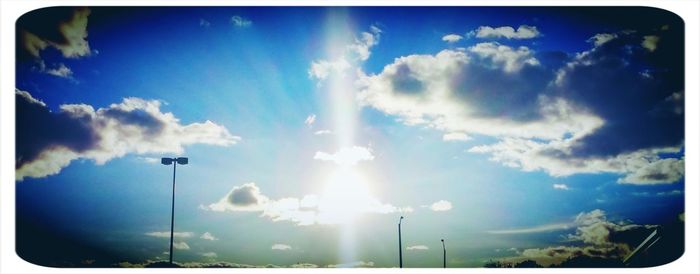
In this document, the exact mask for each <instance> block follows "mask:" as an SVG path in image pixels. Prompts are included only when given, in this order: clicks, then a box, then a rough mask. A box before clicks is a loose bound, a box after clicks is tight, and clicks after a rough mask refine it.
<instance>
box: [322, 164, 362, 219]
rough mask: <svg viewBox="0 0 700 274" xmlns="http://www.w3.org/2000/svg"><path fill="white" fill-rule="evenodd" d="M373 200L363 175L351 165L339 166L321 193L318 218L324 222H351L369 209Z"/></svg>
mask: <svg viewBox="0 0 700 274" xmlns="http://www.w3.org/2000/svg"><path fill="white" fill-rule="evenodd" d="M373 201H374V199H372V196H371V195H370V191H369V187H368V183H367V180H366V178H365V176H363V175H362V174H361V173H360V172H359V171H357V170H356V169H354V168H353V167H348V166H345V167H339V168H338V169H337V170H336V171H335V172H334V173H333V174H332V175H331V176H330V178H329V180H328V182H327V184H326V187H325V189H324V190H323V192H322V194H321V197H320V201H319V205H318V206H319V219H320V220H323V222H326V223H338V224H347V223H352V222H354V221H355V220H356V219H357V217H358V216H359V215H361V214H362V213H366V212H368V211H370V208H368V207H369V206H371V205H372V204H373Z"/></svg>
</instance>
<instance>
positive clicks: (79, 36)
mask: <svg viewBox="0 0 700 274" xmlns="http://www.w3.org/2000/svg"><path fill="white" fill-rule="evenodd" d="M89 15H90V9H88V8H67V7H52V8H47V9H38V10H35V11H32V12H30V13H27V14H25V15H23V16H22V17H21V18H20V19H19V20H18V21H17V28H18V30H19V34H20V36H19V38H20V39H19V40H18V43H20V45H18V46H19V48H20V49H21V50H22V52H21V54H20V56H19V57H20V59H22V58H23V57H27V55H29V56H30V57H32V58H37V59H39V58H41V57H40V55H41V52H42V51H43V50H45V49H46V48H47V47H53V48H55V49H57V50H59V51H60V52H61V54H63V56H64V57H66V58H79V57H83V56H88V55H90V54H91V51H90V45H89V43H88V41H87V36H88V32H87V25H88V16H89ZM38 22H40V23H38Z"/></svg>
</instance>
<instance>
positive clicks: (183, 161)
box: [176, 157, 189, 165]
mask: <svg viewBox="0 0 700 274" xmlns="http://www.w3.org/2000/svg"><path fill="white" fill-rule="evenodd" d="M176 160H177V163H178V164H180V165H186V164H187V163H188V162H189V159H187V157H179V158H177V159H176Z"/></svg>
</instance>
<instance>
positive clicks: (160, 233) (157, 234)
mask: <svg viewBox="0 0 700 274" xmlns="http://www.w3.org/2000/svg"><path fill="white" fill-rule="evenodd" d="M145 234H146V235H147V236H151V237H158V238H170V231H154V232H148V233H145ZM173 236H174V237H176V238H190V237H192V236H194V233H193V232H174V233H173Z"/></svg>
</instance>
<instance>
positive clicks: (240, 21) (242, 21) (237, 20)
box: [231, 15, 253, 28]
mask: <svg viewBox="0 0 700 274" xmlns="http://www.w3.org/2000/svg"><path fill="white" fill-rule="evenodd" d="M231 24H233V25H234V26H236V27H240V28H246V27H250V25H252V24H253V21H250V20H248V19H246V18H243V17H241V16H239V15H234V16H231Z"/></svg>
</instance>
